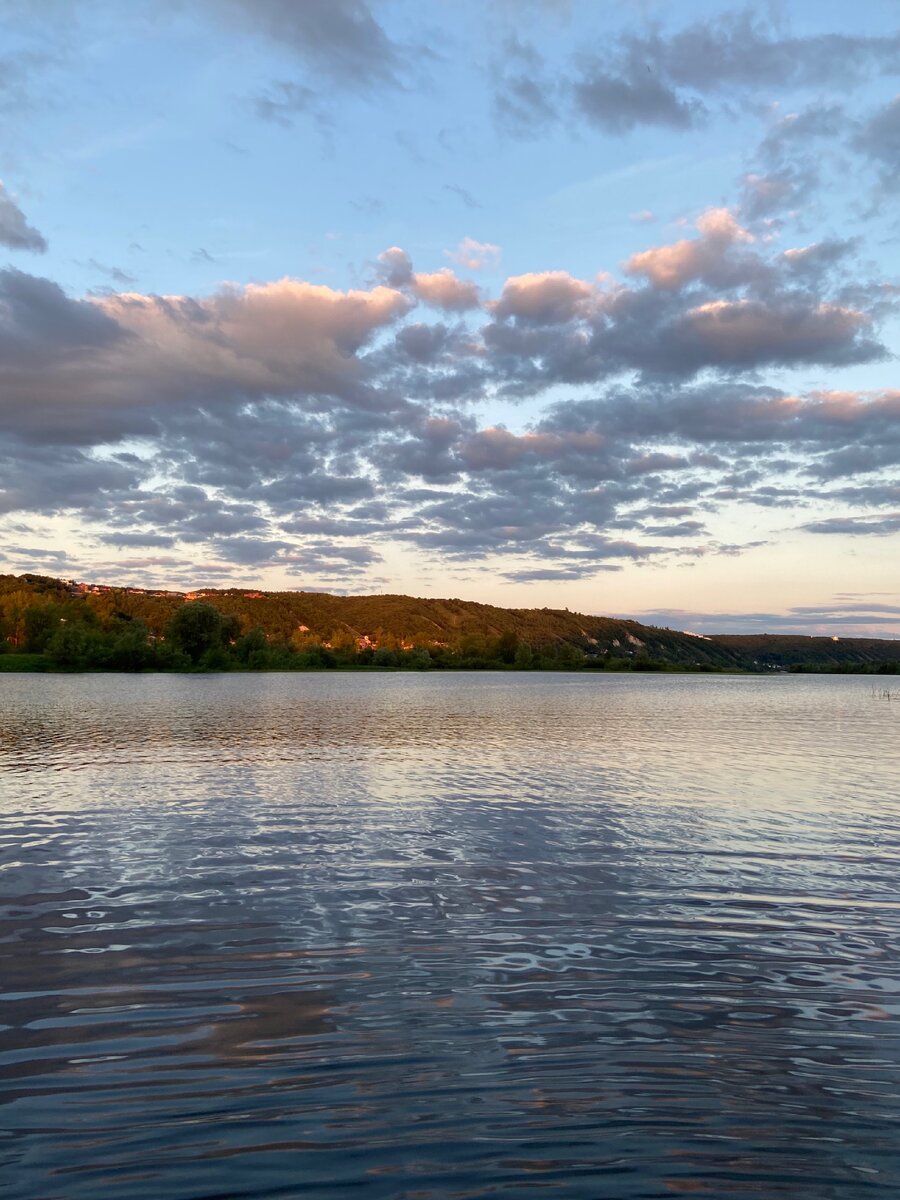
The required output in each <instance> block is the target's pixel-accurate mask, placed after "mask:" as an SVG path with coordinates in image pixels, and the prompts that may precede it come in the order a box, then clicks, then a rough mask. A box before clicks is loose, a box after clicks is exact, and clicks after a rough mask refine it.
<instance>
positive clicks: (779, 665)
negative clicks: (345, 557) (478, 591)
mask: <svg viewBox="0 0 900 1200" xmlns="http://www.w3.org/2000/svg"><path fill="white" fill-rule="evenodd" d="M191 605H193V606H194V610H195V612H198V611H200V610H203V609H204V608H205V606H211V607H212V608H213V609H215V610H216V612H217V613H218V614H220V615H221V617H222V619H223V623H222V626H221V630H220V632H221V636H222V639H223V645H224V646H225V647H226V648H227V647H229V646H232V647H233V646H237V645H238V644H239V643H240V642H241V639H242V638H246V637H247V635H249V634H251V631H257V630H258V631H261V633H256V634H254V635H253V637H254V638H255V641H253V646H254V647H255V648H256V651H258V652H260V653H261V652H262V650H263V649H266V651H267V652H268V653H269V657H270V658H271V653H272V648H273V647H282V648H284V650H285V652H288V651H291V652H307V653H308V652H309V651H310V649H311V648H312V647H315V648H316V649H317V651H321V650H322V648H324V649H325V650H327V651H329V652H330V653H331V654H332V655H335V654H336V655H337V656H338V658H339V659H340V656H341V655H343V660H341V661H344V660H346V661H348V662H349V661H351V660H352V661H354V662H359V663H360V664H361V665H365V663H367V662H370V661H372V656H373V655H374V654H375V653H376V652H380V653H381V660H382V662H384V663H385V664H386V665H390V664H389V662H388V660H387V659H386V658H385V654H394V655H401V656H402V655H403V654H408V653H410V652H412V651H413V650H416V649H418V650H426V651H427V652H428V654H427V656H426V657H429V658H430V661H431V665H436V666H487V665H492V664H494V665H502V664H504V663H505V664H507V665H512V664H513V663H514V661H516V655H517V653H518V655H519V657H518V660H517V661H518V662H519V665H527V653H530V654H531V655H532V656H533V657H534V658H535V659H536V660H537V662H536V665H551V666H552V665H562V666H576V665H592V666H618V667H621V668H629V667H630V668H632V669H635V668H636V669H641V668H643V669H648V668H652V667H654V666H668V667H681V668H688V669H695V670H696V669H701V670H717V669H718V670H772V669H785V668H792V667H793V668H794V669H796V668H797V667H798V666H804V667H809V668H812V669H816V668H819V669H826V670H828V669H830V670H835V669H836V670H841V669H844V670H847V669H852V668H853V667H863V668H869V669H873V668H875V667H878V666H879V665H883V664H885V663H889V662H891V661H896V660H897V659H898V658H900V641H888V640H881V639H873V638H847V639H841V640H840V641H833V640H832V639H830V638H804V637H795V636H792V635H779V634H775V635H765V636H757V635H727V636H718V637H715V638H704V637H698V636H697V635H695V634H689V633H682V632H679V631H677V630H672V629H664V628H658V627H655V626H649V625H642V624H640V623H639V622H637V621H629V620H621V619H617V618H612V617H600V616H590V615H586V614H583V613H574V612H569V610H568V609H551V608H499V607H496V606H494V605H490V604H479V603H477V602H476V601H471V600H459V599H441V600H431V599H423V598H418V597H413V596H400V595H383V596H335V595H330V594H328V593H324V592H302V591H301V592H261V591H257V590H248V589H236V588H229V589H222V590H214V589H210V590H204V591H202V592H188V593H182V592H174V591H160V590H153V589H146V588H136V587H115V586H112V585H105V584H87V583H76V582H74V581H72V580H61V579H54V578H49V577H46V576H39V575H21V576H13V575H2V576H0V645H3V646H4V647H5V648H6V649H7V650H10V651H13V652H16V651H18V652H21V653H31V654H34V653H38V654H41V653H45V652H46V651H47V649H48V646H49V645H50V643H51V641H52V639H53V638H56V642H57V643H59V642H60V641H62V642H65V641H66V639H67V638H68V640H69V641H71V640H72V639H73V638H75V633H76V632H77V631H78V630H82V631H83V632H84V631H86V634H87V633H89V634H90V636H91V637H92V638H94V639H95V641H96V640H97V639H104V638H105V639H106V641H107V642H108V641H109V640H110V639H115V638H118V639H119V640H121V639H122V638H126V640H127V641H128V645H134V644H136V642H137V641H140V639H141V638H143V640H144V641H145V642H147V643H148V644H149V645H151V646H154V645H157V646H161V645H162V644H163V643H164V642H165V640H166V631H167V629H171V625H170V623H171V622H172V620H173V618H174V617H175V616H176V614H177V613H179V612H180V611H182V610H184V609H185V607H186V606H191ZM65 627H70V628H65ZM86 634H85V635H86ZM129 639H130V640H129ZM169 640H170V641H171V637H170V638H169ZM248 644H249V643H248ZM520 647H521V648H524V650H520ZM247 654H248V656H249V654H250V651H249V650H248V651H247ZM366 655H368V657H365V656H366ZM248 661H249V658H248ZM256 661H257V662H260V661H261V659H259V657H257V660H256ZM8 665H10V666H11V665H12V664H8ZM251 665H252V663H251ZM323 665H330V664H328V663H327V661H326V662H324V664H323Z"/></svg>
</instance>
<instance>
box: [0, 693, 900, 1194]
mask: <svg viewBox="0 0 900 1200" xmlns="http://www.w3.org/2000/svg"><path fill="white" fill-rule="evenodd" d="M0 796H2V800H0V856H2V857H0V863H2V870H0V1194H2V1196H3V1197H4V1198H6V1197H8V1198H9V1200H51V1198H52V1200H56V1198H60V1200H75V1198H78V1200H104V1198H111V1197H114V1198H116V1200H119V1198H121V1200H125V1198H126V1197H127V1198H129V1200H130V1198H132V1197H134V1198H139V1200H188V1198H190V1200H199V1198H201V1197H203V1198H208V1200H212V1198H213V1197H218V1198H226V1197H229V1198H230V1197H250V1196H252V1197H295V1196H296V1197H303V1198H304V1200H307V1198H314V1200H318V1198H320V1197H321V1198H324V1197H342V1196H344V1195H349V1194H350V1193H351V1192H352V1193H353V1195H357V1194H358V1195H360V1196H364V1197H373V1198H386V1197H390V1198H395V1197H396V1198H404V1200H437V1198H440V1200H449V1198H451V1197H454V1198H456V1197H459V1198H461V1197H479V1198H480V1197H493V1196H499V1197H513V1196H514V1197H535V1196H544V1195H546V1196H553V1197H566V1198H576V1200H580V1198H582V1197H583V1198H585V1200H603V1198H605V1197H611V1198H625V1197H627V1198H628V1200H637V1198H649V1197H670V1196H678V1195H681V1194H691V1195H700V1196H707V1197H715V1198H729V1200H730V1198H732V1197H764V1198H769V1197H790V1198H791V1200H831V1198H840V1200H856V1198H857V1197H858V1198H859V1200H864V1198H865V1197H869V1196H872V1197H881V1196H883V1197H885V1198H886V1200H887V1198H888V1197H897V1196H898V1195H900V896H898V886H897V884H898V878H900V699H895V700H893V701H891V700H885V699H879V698H876V697H875V696H873V694H872V681H871V680H866V679H863V678H807V677H779V678H771V679H756V678H702V677H685V676H674V677H663V678H653V677H649V678H648V677H632V678H629V677H625V676H622V677H608V676H607V677H600V678H596V677H585V676H573V675H533V676H528V675H526V676H522V675H516V676H510V675H475V676H472V675H440V676H427V675H426V676H412V675H408V674H407V675H389V676H378V677H371V676H360V675H339V676H332V675H315V676H311V675H299V676H298V675H286V676H277V675H268V676H249V677H248V676H243V677H235V676H231V677H229V676H223V677H177V676H156V677H145V678H139V679H130V678H126V677H123V676H92V677H50V676H44V677H41V676H19V677H15V676H8V675H7V676H3V677H2V678H0Z"/></svg>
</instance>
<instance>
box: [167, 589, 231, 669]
mask: <svg viewBox="0 0 900 1200" xmlns="http://www.w3.org/2000/svg"><path fill="white" fill-rule="evenodd" d="M223 626H224V620H223V618H222V614H221V613H220V612H219V610H218V609H217V608H215V607H214V606H213V605H212V604H204V603H203V601H202V600H193V601H190V602H189V603H186V604H182V606H181V607H180V608H179V609H176V611H175V615H174V616H173V617H172V619H171V620H170V621H169V623H168V625H167V626H166V641H169V642H172V643H173V644H174V645H175V646H176V647H177V648H178V649H179V650H181V651H183V653H184V654H186V655H187V657H188V658H189V659H190V661H191V662H192V663H199V662H200V660H201V658H203V656H204V655H205V654H207V653H208V652H209V651H210V650H214V649H221V648H222V629H223Z"/></svg>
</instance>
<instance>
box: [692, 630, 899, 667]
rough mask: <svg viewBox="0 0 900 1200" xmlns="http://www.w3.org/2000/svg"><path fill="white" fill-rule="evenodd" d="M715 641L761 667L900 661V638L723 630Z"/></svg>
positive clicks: (751, 663) (749, 664)
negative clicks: (725, 632) (731, 631)
mask: <svg viewBox="0 0 900 1200" xmlns="http://www.w3.org/2000/svg"><path fill="white" fill-rule="evenodd" d="M716 642H717V643H718V644H719V645H720V646H724V647H726V648H728V649H729V650H732V651H734V653H736V654H737V656H738V658H739V659H740V661H741V662H742V663H745V664H746V665H748V666H760V667H773V666H774V667H792V666H796V665H816V664H827V665H829V666H854V665H857V666H858V665H865V664H869V665H875V666H877V665H878V664H880V663H886V662H900V640H896V639H895V640H889V639H887V638H844V637H838V638H837V639H835V638H830V637H804V636H802V635H801V634H795V633H747V634H743V633H742V634H734V633H728V634H721V635H719V636H717V637H716Z"/></svg>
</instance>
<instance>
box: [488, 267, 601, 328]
mask: <svg viewBox="0 0 900 1200" xmlns="http://www.w3.org/2000/svg"><path fill="white" fill-rule="evenodd" d="M593 296H594V288H593V287H592V286H591V285H590V284H589V283H586V282H585V280H583V279H576V278H575V276H574V275H570V274H569V273H568V272H567V271H542V272H531V273H529V274H527V275H513V276H511V277H510V278H509V279H507V281H506V283H505V284H504V285H503V291H502V293H501V295H500V299H499V300H497V301H495V302H494V303H493V304H492V305H490V306H489V307H490V308H491V309H492V311H493V314H494V316H495V317H496V318H498V319H499V320H503V319H504V318H506V317H515V318H517V319H518V320H520V321H527V322H530V323H533V324H535V325H562V324H564V323H565V322H566V321H571V320H572V319H573V318H574V317H576V316H581V315H584V314H585V313H586V312H587V311H588V309H589V306H590V301H591V298H592V297H593Z"/></svg>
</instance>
